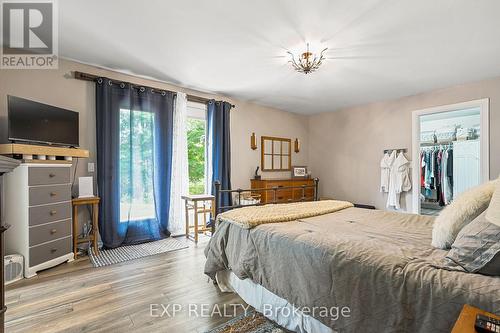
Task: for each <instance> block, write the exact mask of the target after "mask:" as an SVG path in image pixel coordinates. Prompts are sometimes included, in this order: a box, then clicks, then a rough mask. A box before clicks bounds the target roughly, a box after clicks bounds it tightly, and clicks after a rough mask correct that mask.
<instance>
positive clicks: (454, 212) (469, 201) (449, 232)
mask: <svg viewBox="0 0 500 333" xmlns="http://www.w3.org/2000/svg"><path fill="white" fill-rule="evenodd" d="M497 182H498V180H494V181H490V182H488V183H486V184H483V185H479V186H476V187H473V188H471V189H469V190H467V191H465V192H463V193H462V194H461V195H459V196H458V198H455V200H454V201H453V202H452V203H451V204H450V205H449V206H447V207H446V208H445V209H443V211H442V212H441V213H440V214H439V216H438V217H437V218H436V220H435V222H434V227H433V229H432V246H434V247H437V248H440V249H449V248H450V246H451V244H453V242H454V241H455V238H456V237H457V235H458V233H459V232H460V230H462V228H463V227H464V226H466V225H467V224H469V223H470V222H471V221H472V220H474V219H475V218H476V217H478V216H479V215H480V214H481V213H482V212H484V211H485V210H486V208H488V205H489V204H490V201H491V197H492V195H493V192H494V191H495V187H496V183H497Z"/></svg>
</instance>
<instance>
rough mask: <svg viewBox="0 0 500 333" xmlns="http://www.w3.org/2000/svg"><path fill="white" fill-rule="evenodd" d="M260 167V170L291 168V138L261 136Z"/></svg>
mask: <svg viewBox="0 0 500 333" xmlns="http://www.w3.org/2000/svg"><path fill="white" fill-rule="evenodd" d="M260 145H261V158H260V167H261V170H262V171H290V170H291V169H292V139H287V138H278V137H273V136H261V138H260Z"/></svg>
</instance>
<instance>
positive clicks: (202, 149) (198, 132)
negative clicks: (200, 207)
mask: <svg viewBox="0 0 500 333" xmlns="http://www.w3.org/2000/svg"><path fill="white" fill-rule="evenodd" d="M187 114H188V119H187V126H186V128H187V145H188V147H187V149H188V167H189V194H203V193H207V189H206V186H207V141H206V137H207V136H206V132H207V121H206V116H207V109H206V105H204V104H200V103H194V102H188V108H187Z"/></svg>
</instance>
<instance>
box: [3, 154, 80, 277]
mask: <svg viewBox="0 0 500 333" xmlns="http://www.w3.org/2000/svg"><path fill="white" fill-rule="evenodd" d="M70 174H71V165H70V164H49V163H48V164H21V165H20V166H19V167H17V168H16V169H15V170H14V171H13V172H12V173H10V174H8V175H6V176H5V179H4V194H5V197H4V202H5V207H6V210H5V222H6V223H7V224H9V225H11V228H10V230H9V233H8V234H6V239H5V248H6V253H7V254H11V253H19V254H22V255H23V256H24V276H25V277H28V278H29V277H32V276H34V275H36V272H37V271H39V270H42V269H47V268H49V267H52V266H55V265H58V264H60V263H62V262H64V261H69V260H73V252H72V230H71V183H70Z"/></svg>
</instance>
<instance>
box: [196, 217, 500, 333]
mask: <svg viewBox="0 0 500 333" xmlns="http://www.w3.org/2000/svg"><path fill="white" fill-rule="evenodd" d="M433 221H434V218H433V217H428V216H419V215H413V214H402V213H394V212H384V211H373V210H364V209H358V208H348V209H344V210H342V211H339V212H336V213H332V214H327V215H322V216H317V217H312V218H307V219H303V220H297V221H292V222H286V223H273V224H264V225H260V226H258V227H256V228H253V229H242V228H240V227H238V226H236V225H234V224H230V223H221V224H220V225H219V226H218V229H217V231H216V232H215V234H214V235H213V237H212V239H211V240H210V243H209V245H208V246H207V248H206V250H205V254H206V256H207V262H206V265H205V273H206V274H207V275H209V276H210V277H212V278H215V274H216V273H217V272H220V271H224V270H228V269H229V270H231V271H232V272H233V273H234V274H235V275H236V276H237V277H238V278H239V279H250V280H251V281H253V282H254V283H256V284H259V285H261V286H262V287H264V288H265V289H266V290H268V291H270V292H271V293H273V294H274V295H277V296H278V297H280V298H282V299H285V300H287V301H288V302H289V303H290V304H292V305H294V306H295V307H297V308H299V309H311V308H323V307H324V308H328V309H332V308H337V309H338V308H343V307H348V308H349V310H350V312H349V316H340V317H338V316H336V317H333V316H331V315H328V314H326V315H325V314H324V313H319V312H316V313H312V314H311V316H312V317H313V318H315V319H317V320H318V321H320V322H321V323H323V324H324V325H325V326H328V327H330V328H331V329H332V330H335V331H340V332H360V331H364V332H431V331H432V332H449V331H450V329H451V328H452V326H453V323H454V322H455V320H456V318H457V317H458V314H459V312H460V310H461V308H462V306H463V304H466V303H467V304H470V305H473V306H476V307H479V308H482V309H485V310H488V311H490V312H493V313H496V314H499V313H500V278H499V277H488V276H483V275H478V274H470V273H466V272H460V271H449V270H445V269H442V268H440V265H441V263H442V260H443V258H444V257H445V255H446V253H447V252H446V251H443V250H439V249H435V248H433V247H431V245H430V243H431V230H432V224H433Z"/></svg>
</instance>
